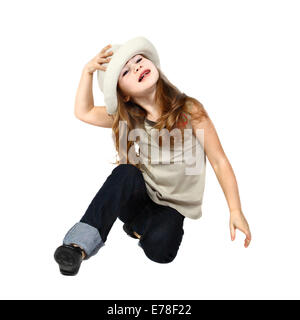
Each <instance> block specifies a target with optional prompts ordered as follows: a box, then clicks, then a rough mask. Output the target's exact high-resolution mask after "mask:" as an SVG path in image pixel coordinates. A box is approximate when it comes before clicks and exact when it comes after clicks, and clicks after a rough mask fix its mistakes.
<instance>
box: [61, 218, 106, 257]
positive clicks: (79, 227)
mask: <svg viewBox="0 0 300 320" xmlns="http://www.w3.org/2000/svg"><path fill="white" fill-rule="evenodd" d="M71 243H74V244H77V245H78V246H79V247H81V248H82V249H83V250H84V251H85V253H86V257H85V260H87V259H89V258H90V257H91V256H93V255H95V254H96V253H97V252H98V251H99V249H100V248H101V247H102V246H104V245H105V243H104V242H103V241H102V239H101V236H100V233H99V231H98V230H97V229H96V228H95V227H93V226H90V225H89V224H87V223H83V222H78V223H76V224H75V225H74V226H73V227H72V228H71V229H70V230H69V231H68V232H67V234H66V235H65V237H64V239H63V244H71Z"/></svg>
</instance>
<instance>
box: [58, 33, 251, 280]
mask: <svg viewBox="0 0 300 320" xmlns="http://www.w3.org/2000/svg"><path fill="white" fill-rule="evenodd" d="M96 70H97V79H98V84H99V87H100V89H101V90H102V92H103V94H104V100H105V106H102V107H95V106H94V101H93V94H92V84H93V73H94V72H95V71H96ZM75 116H76V117H77V118H78V119H80V120H82V121H84V122H86V123H89V124H92V125H96V126H100V127H104V128H112V133H113V139H114V144H115V147H116V151H117V155H118V157H119V160H117V162H116V163H115V164H118V166H116V167H115V168H114V169H113V170H112V173H111V174H110V175H109V176H108V178H107V179H106V181H105V182H104V183H103V185H102V187H101V188H100V190H99V191H98V192H97V194H96V195H95V197H94V198H93V200H92V202H91V203H90V205H89V207H88V208H87V210H86V212H85V214H84V215H83V217H82V218H81V220H80V221H79V222H78V223H76V224H75V225H74V226H73V227H72V228H71V229H70V230H69V231H68V232H67V234H66V236H65V237H64V239H63V244H62V245H61V246H60V247H58V248H57V249H56V251H55V254H54V258H55V260H56V262H57V263H58V264H59V269H60V272H61V273H62V274H64V275H75V274H77V273H78V271H79V268H80V265H81V262H82V261H83V260H87V259H89V258H90V257H91V256H93V255H95V254H96V253H97V252H98V250H99V249H100V248H101V247H102V246H103V245H105V242H106V239H107V236H108V233H109V231H110V229H111V227H112V225H113V223H114V222H115V221H116V219H117V218H119V219H120V220H121V221H122V222H123V223H124V225H123V229H124V231H125V232H126V233H127V234H128V235H129V236H131V237H132V238H135V239H139V242H138V244H139V246H140V247H141V248H142V249H143V251H144V253H145V255H146V256H147V257H148V258H149V259H151V260H152V261H154V262H158V263H169V262H171V261H173V260H174V258H175V257H176V255H177V252H178V249H179V246H180V244H181V241H182V237H183V234H184V230H183V223H184V219H185V217H188V218H191V219H198V218H200V217H201V215H202V211H201V205H202V198H203V191H204V181H205V166H206V156H207V158H208V160H209V161H210V164H211V165H212V167H213V169H214V172H215V174H216V176H217V178H218V181H219V182H220V185H221V187H222V190H223V192H224V194H225V197H226V200H227V203H228V207H229V211H230V220H229V227H230V233H231V239H232V240H234V239H235V230H236V229H239V230H240V231H242V232H243V233H244V234H245V235H246V239H245V243H244V246H245V247H246V248H247V247H248V246H249V244H250V241H251V233H250V229H249V225H248V223H247V220H246V219H245V217H244V214H243V212H242V209H241V203H240V198H239V193H238V186H237V182H236V179H235V175H234V172H233V170H232V167H231V165H230V163H229V161H228V159H227V157H226V155H225V153H224V151H223V148H222V146H221V143H220V141H219V139H218V135H217V133H216V130H215V127H214V125H213V123H212V121H211V119H210V118H209V116H208V114H207V111H206V110H205V109H204V107H203V105H202V104H201V103H200V102H199V101H198V100H197V99H195V98H192V97H189V96H187V95H186V94H184V93H182V92H180V91H179V90H178V89H177V88H176V87H175V86H174V85H173V84H171V83H170V82H169V81H168V79H167V78H166V76H165V75H164V74H163V73H162V71H161V69H160V61H159V56H158V54H157V51H156V49H155V47H154V46H153V44H152V43H151V42H150V41H149V40H147V39H146V38H144V37H136V38H133V39H131V40H129V41H127V42H125V43H124V44H123V45H117V44H116V45H108V46H106V47H104V48H103V49H102V50H101V51H100V52H99V53H98V54H97V55H96V56H95V57H94V58H93V59H92V60H91V61H89V62H88V63H87V64H86V65H85V67H84V69H83V72H82V76H81V79H80V83H79V87H78V90H77V95H76V101H75ZM121 124H123V125H125V126H126V129H125V130H127V129H128V131H125V133H124V130H123V129H122V126H121ZM189 130H190V132H191V134H190V135H188V134H186V132H187V131H189ZM137 132H138V134H137V136H138V137H139V139H135V134H136V133H137ZM199 132H200V133H203V134H204V135H203V138H204V137H205V143H204V139H203V138H202V137H201V134H199ZM153 133H154V135H153ZM155 133H156V134H157V136H156V138H157V137H158V135H159V137H158V139H156V141H155V139H154V136H155ZM161 133H162V134H161ZM170 133H171V134H170ZM168 134H169V136H168ZM164 135H167V138H170V135H171V136H173V139H169V142H170V143H168V141H167V140H166V139H165V138H166V137H165V136H164ZM182 140H183V142H184V160H182V156H183V150H182V143H181V142H182ZM166 141H167V143H166ZM178 141H179V143H178ZM166 145H167V146H168V147H170V148H169V150H172V151H173V153H172V156H171V157H170V158H169V159H168V160H170V161H169V162H167V163H166V162H165V161H162V158H164V160H165V159H166V157H167V156H169V155H170V153H168V152H167V148H166ZM186 146H188V147H186ZM135 147H139V153H137V152H136V149H135ZM149 147H151V152H148V151H149ZM199 150H200V153H197V151H199ZM160 151H161V152H160ZM190 151H191V152H194V151H196V157H194V158H193V156H190V157H187V156H186V154H190V153H189V152H190ZM201 151H202V153H201ZM149 154H151V156H150V159H149ZM192 160H194V161H192ZM194 163H196V166H195V165H194ZM199 165H200V167H201V168H200V170H199ZM195 167H196V168H198V169H195Z"/></svg>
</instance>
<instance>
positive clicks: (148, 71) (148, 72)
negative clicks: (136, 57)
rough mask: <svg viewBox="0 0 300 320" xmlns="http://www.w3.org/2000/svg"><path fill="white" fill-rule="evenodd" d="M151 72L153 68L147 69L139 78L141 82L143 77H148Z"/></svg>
mask: <svg viewBox="0 0 300 320" xmlns="http://www.w3.org/2000/svg"><path fill="white" fill-rule="evenodd" d="M150 72H151V70H149V69H148V70H146V71H145V72H144V73H143V75H142V76H141V77H140V79H139V82H141V81H143V79H144V78H145V77H147V76H148V75H149V74H150Z"/></svg>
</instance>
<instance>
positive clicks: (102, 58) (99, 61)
mask: <svg viewBox="0 0 300 320" xmlns="http://www.w3.org/2000/svg"><path fill="white" fill-rule="evenodd" d="M109 48H111V45H110V44H109V45H107V46H106V47H104V48H103V49H102V50H101V51H100V52H99V53H98V54H97V55H96V56H95V57H94V58H93V59H92V60H90V61H89V62H88V63H87V64H86V65H85V66H84V70H85V71H86V72H88V73H89V74H93V73H94V72H95V71H96V70H103V71H106V66H104V65H103V64H104V63H109V61H110V60H111V57H110V56H112V55H113V52H112V51H110V52H106V51H107V50H108V49H109Z"/></svg>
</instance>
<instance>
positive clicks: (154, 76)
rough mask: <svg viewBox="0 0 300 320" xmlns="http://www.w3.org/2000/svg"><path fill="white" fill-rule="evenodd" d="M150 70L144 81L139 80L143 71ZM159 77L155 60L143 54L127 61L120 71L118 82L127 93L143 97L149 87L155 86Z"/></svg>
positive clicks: (131, 95)
mask: <svg viewBox="0 0 300 320" xmlns="http://www.w3.org/2000/svg"><path fill="white" fill-rule="evenodd" d="M145 70H148V71H149V70H150V73H148V74H146V75H145V76H144V78H143V79H142V81H139V78H140V75H141V74H142V72H143V71H145ZM158 78H159V73H158V70H157V68H156V66H155V65H154V64H153V62H152V61H151V60H149V59H147V58H145V57H144V56H143V55H141V54H137V55H135V56H133V57H132V58H131V59H130V60H128V61H127V63H126V65H125V66H124V67H123V69H122V70H121V72H120V75H119V79H118V84H119V87H120V89H121V90H122V92H123V93H124V94H125V95H128V96H130V97H132V98H134V97H143V96H145V95H146V93H147V89H149V88H151V87H153V86H154V85H155V84H156V82H157V80H158Z"/></svg>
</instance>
